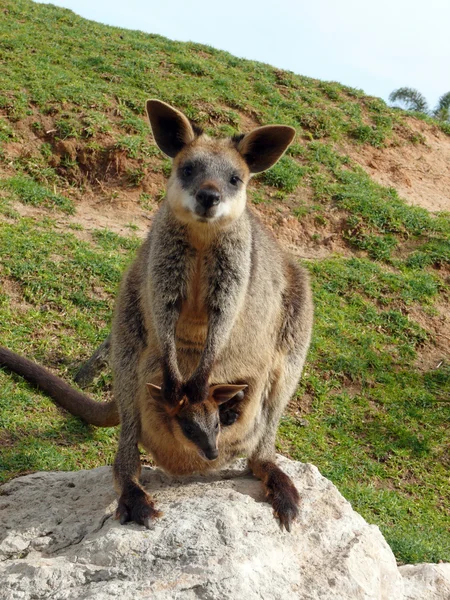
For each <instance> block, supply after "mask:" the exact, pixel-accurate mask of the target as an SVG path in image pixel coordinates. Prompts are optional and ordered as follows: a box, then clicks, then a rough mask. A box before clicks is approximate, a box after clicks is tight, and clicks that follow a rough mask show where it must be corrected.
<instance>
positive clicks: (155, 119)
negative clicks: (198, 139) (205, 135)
mask: <svg viewBox="0 0 450 600" xmlns="http://www.w3.org/2000/svg"><path fill="white" fill-rule="evenodd" d="M146 108H147V115H148V118H149V121H150V125H151V128H152V132H153V136H154V138H155V141H156V143H157V145H158V148H159V149H160V150H162V151H163V152H164V154H167V156H170V158H174V157H175V156H176V155H177V154H178V152H180V150H182V149H183V147H184V146H185V145H186V144H189V143H190V142H192V141H194V139H195V133H194V129H193V128H192V125H191V124H190V122H189V119H188V118H187V117H185V116H184V115H183V113H181V112H180V111H179V110H176V109H175V108H172V107H171V106H169V104H166V103H165V102H161V100H147V104H146Z"/></svg>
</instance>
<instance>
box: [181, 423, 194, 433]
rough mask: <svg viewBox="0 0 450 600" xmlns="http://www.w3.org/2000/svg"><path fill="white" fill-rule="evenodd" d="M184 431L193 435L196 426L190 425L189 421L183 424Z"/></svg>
mask: <svg viewBox="0 0 450 600" xmlns="http://www.w3.org/2000/svg"><path fill="white" fill-rule="evenodd" d="M183 431H184V433H185V434H186V435H193V433H194V428H193V427H192V425H189V423H185V424H184V425H183Z"/></svg>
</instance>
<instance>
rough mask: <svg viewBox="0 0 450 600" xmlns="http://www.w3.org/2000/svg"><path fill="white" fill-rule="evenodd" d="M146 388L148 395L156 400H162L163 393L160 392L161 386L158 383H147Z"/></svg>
mask: <svg viewBox="0 0 450 600" xmlns="http://www.w3.org/2000/svg"><path fill="white" fill-rule="evenodd" d="M147 389H148V393H149V394H150V396H151V397H152V398H153V400H157V401H158V402H160V401H162V399H163V395H162V392H161V388H160V387H159V385H153V383H147Z"/></svg>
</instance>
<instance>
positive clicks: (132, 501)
mask: <svg viewBox="0 0 450 600" xmlns="http://www.w3.org/2000/svg"><path fill="white" fill-rule="evenodd" d="M154 506H155V505H154V503H153V500H152V499H151V497H150V496H149V495H148V494H147V493H146V492H145V491H144V490H143V489H141V488H140V487H139V486H137V485H132V486H129V487H128V488H127V489H126V490H124V491H123V492H122V495H121V496H120V498H119V504H118V506H117V510H116V519H118V520H119V521H120V524H121V525H124V524H125V523H128V522H129V521H133V522H134V523H137V524H138V525H144V527H147V529H149V528H150V522H151V521H152V519H156V518H157V517H160V516H161V515H162V513H161V512H160V511H159V510H156V509H155V507H154Z"/></svg>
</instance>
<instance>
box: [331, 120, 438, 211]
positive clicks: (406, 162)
mask: <svg viewBox="0 0 450 600" xmlns="http://www.w3.org/2000/svg"><path fill="white" fill-rule="evenodd" d="M409 124H410V126H411V128H412V129H413V130H414V131H415V132H417V133H419V134H420V135H422V136H423V139H424V143H419V144H416V145H412V144H407V145H402V146H391V147H388V148H381V149H378V148H373V147H371V146H362V145H361V146H359V147H357V146H355V145H349V144H347V145H345V146H342V147H341V149H342V151H343V152H345V153H346V154H347V155H348V156H350V158H352V159H353V160H354V161H355V162H356V163H358V164H359V165H361V167H362V168H363V169H364V170H365V171H366V172H367V173H368V174H369V175H370V176H371V177H372V179H374V180H375V181H377V182H378V183H381V184H382V185H386V186H390V187H393V188H395V189H396V190H397V192H398V193H399V195H400V196H401V197H402V198H403V199H404V200H406V202H408V204H414V205H416V206H422V207H423V208H426V209H428V210H430V211H450V137H449V136H448V135H445V133H443V132H442V131H440V130H439V129H438V128H437V127H435V126H431V125H429V124H428V123H425V122H423V121H419V120H417V119H413V118H410V119H409Z"/></svg>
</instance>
